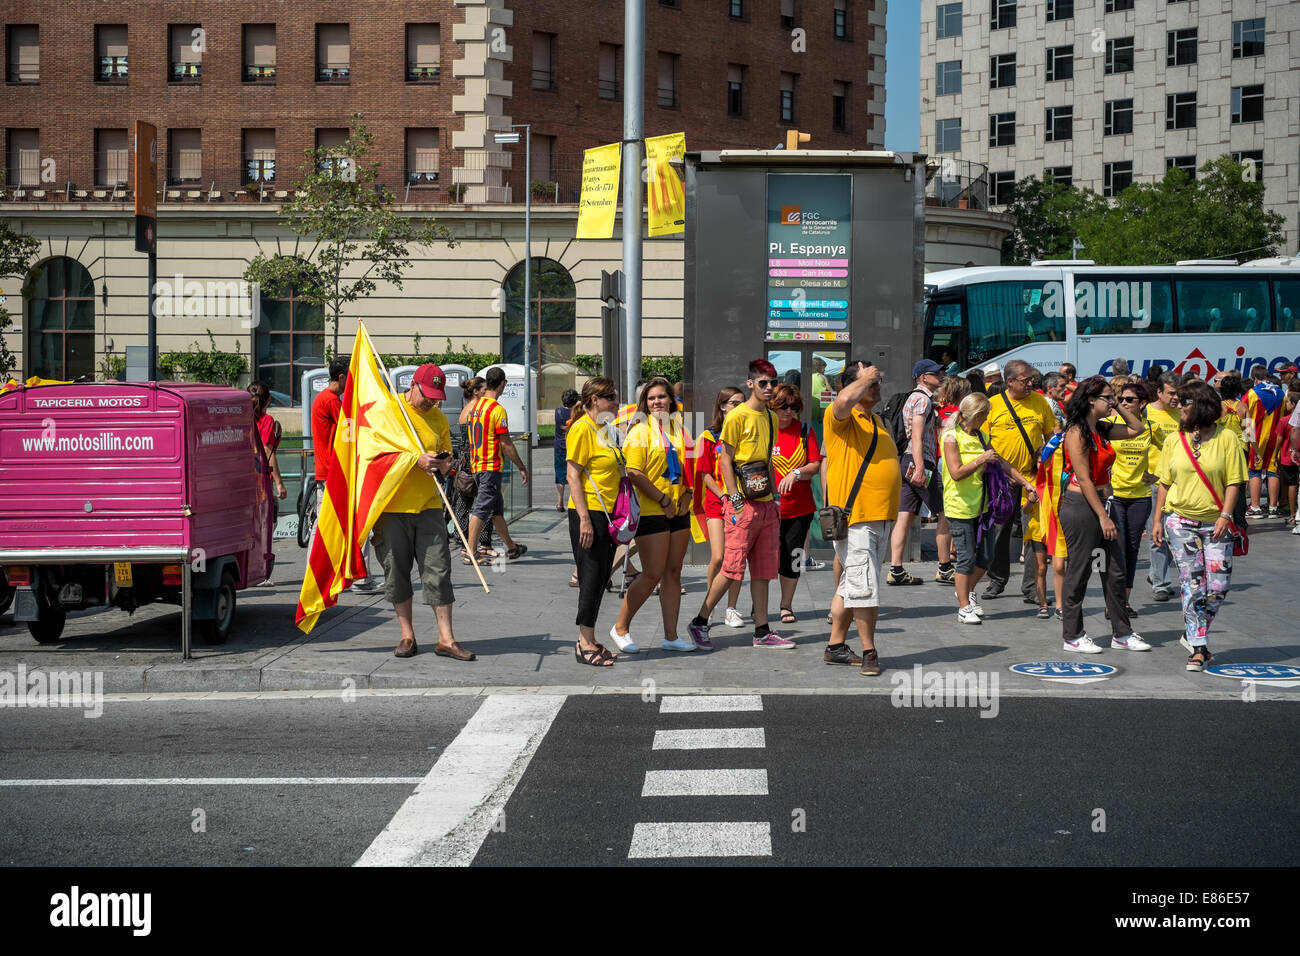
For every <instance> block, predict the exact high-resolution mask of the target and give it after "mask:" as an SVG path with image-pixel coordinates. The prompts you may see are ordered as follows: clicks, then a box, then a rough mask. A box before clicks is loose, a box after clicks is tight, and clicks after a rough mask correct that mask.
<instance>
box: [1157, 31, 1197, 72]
mask: <svg viewBox="0 0 1300 956" xmlns="http://www.w3.org/2000/svg"><path fill="white" fill-rule="evenodd" d="M1195 62H1196V27H1188V28H1187V29H1185V30H1170V31H1169V32H1168V33H1166V34H1165V66H1191V65H1192V64H1193V63H1195Z"/></svg>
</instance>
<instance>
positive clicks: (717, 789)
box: [641, 770, 767, 797]
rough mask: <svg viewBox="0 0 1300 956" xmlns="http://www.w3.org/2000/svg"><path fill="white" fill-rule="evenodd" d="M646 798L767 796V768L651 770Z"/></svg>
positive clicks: (642, 792) (643, 787)
mask: <svg viewBox="0 0 1300 956" xmlns="http://www.w3.org/2000/svg"><path fill="white" fill-rule="evenodd" d="M641 796H643V797H765V796H767V771H766V770H647V771H646V775H645V785H644V786H642V788H641Z"/></svg>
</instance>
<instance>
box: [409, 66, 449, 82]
mask: <svg viewBox="0 0 1300 956" xmlns="http://www.w3.org/2000/svg"><path fill="white" fill-rule="evenodd" d="M441 80H442V67H441V66H438V65H437V64H423V63H408V64H406V82H408V83H439V82H441Z"/></svg>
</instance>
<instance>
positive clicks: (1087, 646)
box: [1065, 634, 1101, 654]
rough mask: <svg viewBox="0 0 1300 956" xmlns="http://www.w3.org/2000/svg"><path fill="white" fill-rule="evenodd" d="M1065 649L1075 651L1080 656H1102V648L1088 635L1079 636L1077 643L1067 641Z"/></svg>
mask: <svg viewBox="0 0 1300 956" xmlns="http://www.w3.org/2000/svg"><path fill="white" fill-rule="evenodd" d="M1065 649H1066V650H1067V651H1075V652H1077V653H1079V654H1100V653H1101V648H1100V647H1098V646H1097V645H1096V644H1094V643H1093V642H1092V638H1091V637H1089V636H1088V635H1087V634H1081V635H1079V639H1078V640H1077V641H1066V642H1065Z"/></svg>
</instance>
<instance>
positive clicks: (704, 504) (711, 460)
mask: <svg viewBox="0 0 1300 956" xmlns="http://www.w3.org/2000/svg"><path fill="white" fill-rule="evenodd" d="M695 447H696V448H698V449H699V454H698V455H696V458H695V497H694V498H693V499H692V502H693V507H694V509H695V511H696V513H699V514H703V515H704V516H705V518H706V519H707V518H721V517H722V499H721V498H719V497H718V496H717V495H715V494H714V493H713V492H712V491H710V490H709V488H708V486H707V485H705V484H704V476H705V475H712V476H713V480H714V481H716V482H717V483H718V484H719V485H720V486H721V485H722V479H721V478H719V477H718V456H717V452H716V449H717V447H718V440H717V438H715V437H714V435H713V432H711V431H709V430H708V429H705V430H704V431H702V432H700V437H699V438H697V439H695Z"/></svg>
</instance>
